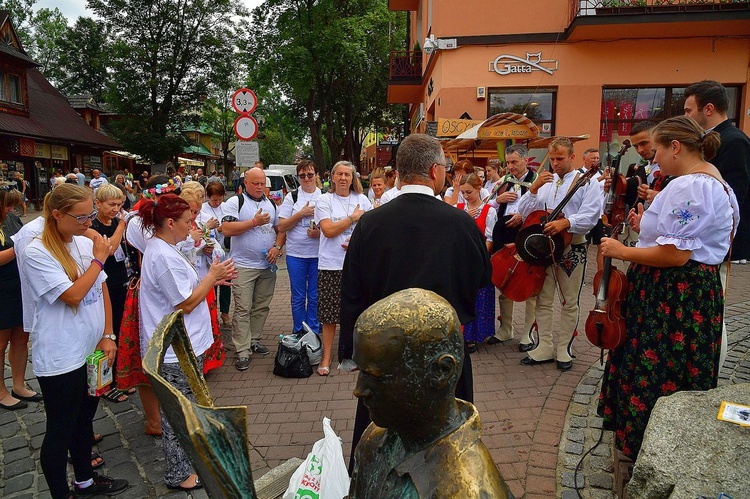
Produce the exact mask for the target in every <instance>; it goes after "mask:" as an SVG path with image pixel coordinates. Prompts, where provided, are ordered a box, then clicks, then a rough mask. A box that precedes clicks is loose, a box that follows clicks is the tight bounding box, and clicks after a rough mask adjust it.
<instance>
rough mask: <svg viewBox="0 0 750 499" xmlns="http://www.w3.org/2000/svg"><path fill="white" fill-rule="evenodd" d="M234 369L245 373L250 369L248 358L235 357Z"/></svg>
mask: <svg viewBox="0 0 750 499" xmlns="http://www.w3.org/2000/svg"><path fill="white" fill-rule="evenodd" d="M234 367H236V368H237V370H238V371H246V370H247V368H249V367H250V357H237V360H235V361H234Z"/></svg>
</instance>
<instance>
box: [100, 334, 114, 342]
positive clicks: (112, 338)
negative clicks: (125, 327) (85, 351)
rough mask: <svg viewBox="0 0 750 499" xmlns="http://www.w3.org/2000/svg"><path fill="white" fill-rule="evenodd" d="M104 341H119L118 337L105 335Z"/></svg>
mask: <svg viewBox="0 0 750 499" xmlns="http://www.w3.org/2000/svg"><path fill="white" fill-rule="evenodd" d="M102 339H103V340H112V341H117V336H115V335H114V334H105V335H104V336H102Z"/></svg>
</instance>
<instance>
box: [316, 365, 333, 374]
mask: <svg viewBox="0 0 750 499" xmlns="http://www.w3.org/2000/svg"><path fill="white" fill-rule="evenodd" d="M330 372H331V366H318V376H328V373H330Z"/></svg>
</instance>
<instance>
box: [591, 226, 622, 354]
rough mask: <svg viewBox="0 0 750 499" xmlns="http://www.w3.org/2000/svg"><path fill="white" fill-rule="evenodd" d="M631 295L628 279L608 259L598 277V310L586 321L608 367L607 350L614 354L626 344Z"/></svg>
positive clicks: (597, 274)
mask: <svg viewBox="0 0 750 499" xmlns="http://www.w3.org/2000/svg"><path fill="white" fill-rule="evenodd" d="M624 226H625V224H624V223H621V224H619V225H618V226H617V227H616V228H615V230H614V232H613V233H612V237H613V238H617V236H618V235H619V233H620V230H621V229H622V228H623V227H624ZM627 292H628V278H627V276H626V275H625V274H624V273H623V272H622V271H620V270H618V269H617V268H615V267H613V266H612V258H611V257H606V258H604V265H603V266H602V270H600V271H598V272H597V273H596V275H594V296H596V303H595V304H594V310H592V311H591V312H589V316H588V318H587V319H586V338H588V340H589V341H590V342H591V343H592V344H593V345H594V346H597V347H599V348H600V349H601V351H600V356H599V360H600V362H601V363H602V364H604V350H605V349H606V350H612V349H613V348H617V347H618V346H620V345H622V344H623V342H624V341H625V318H624V317H623V316H622V302H623V301H624V300H625V297H626V295H627Z"/></svg>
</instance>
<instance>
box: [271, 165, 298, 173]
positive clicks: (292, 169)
mask: <svg viewBox="0 0 750 499" xmlns="http://www.w3.org/2000/svg"><path fill="white" fill-rule="evenodd" d="M268 169H269V170H278V171H280V172H284V173H288V174H289V175H297V165H268Z"/></svg>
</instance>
